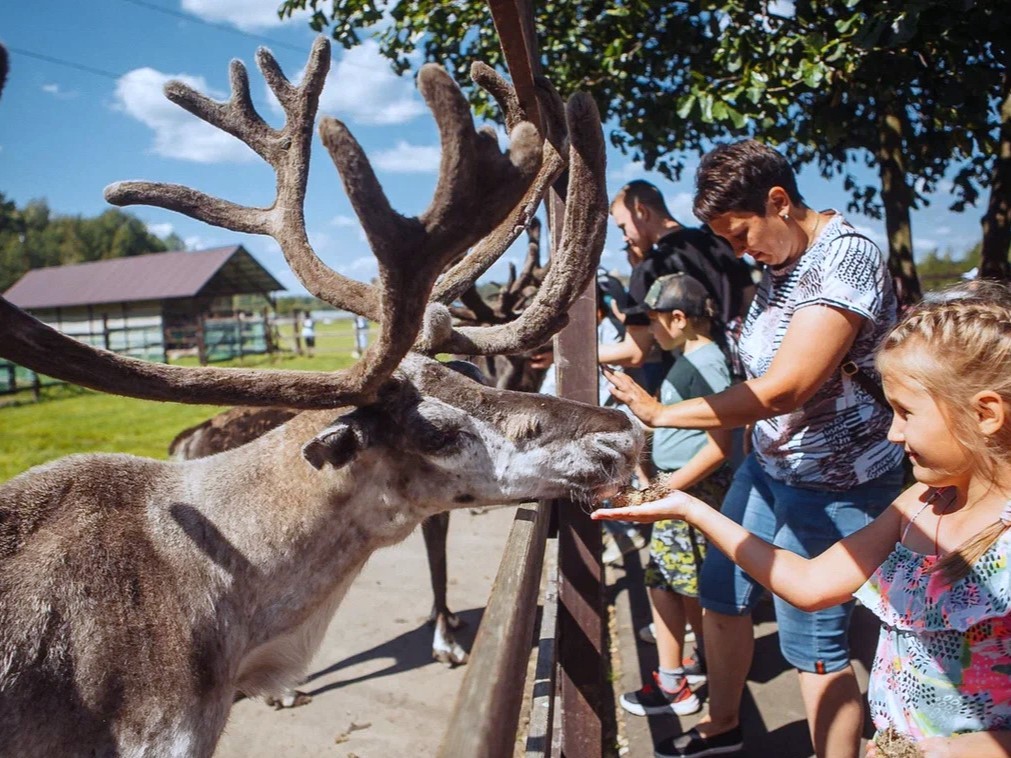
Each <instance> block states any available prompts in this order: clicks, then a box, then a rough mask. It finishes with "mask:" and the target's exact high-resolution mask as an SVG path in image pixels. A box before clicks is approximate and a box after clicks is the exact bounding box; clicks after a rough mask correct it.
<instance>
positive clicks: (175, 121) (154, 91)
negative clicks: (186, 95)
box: [116, 68, 256, 163]
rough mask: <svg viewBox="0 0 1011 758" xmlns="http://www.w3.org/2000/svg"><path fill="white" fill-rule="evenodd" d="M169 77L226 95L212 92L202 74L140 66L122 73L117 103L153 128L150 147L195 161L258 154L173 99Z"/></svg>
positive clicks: (232, 160) (231, 160) (241, 158)
mask: <svg viewBox="0 0 1011 758" xmlns="http://www.w3.org/2000/svg"><path fill="white" fill-rule="evenodd" d="M170 79H178V80H179V81H182V82H184V83H186V84H188V85H189V86H191V87H193V88H194V89H196V90H198V91H200V92H202V93H204V94H206V95H207V96H208V97H213V98H215V99H218V100H224V99H226V97H225V96H224V95H222V94H219V93H214V92H212V91H211V89H210V88H209V87H208V86H207V82H206V81H205V80H204V79H203V77H199V76H188V75H186V74H175V75H170V74H163V73H162V72H160V71H155V70H154V69H152V68H138V69H134V70H133V71H130V72H128V73H126V74H124V75H123V76H122V77H120V79H119V81H117V82H116V107H117V108H118V109H119V110H121V111H123V112H124V113H126V114H127V115H129V116H131V117H132V118H135V119H137V120H138V121H140V122H141V123H142V124H144V125H145V126H147V127H149V128H150V129H151V130H153V131H154V144H153V145H152V148H151V149H152V151H153V152H154V153H155V154H157V155H161V156H164V157H166V158H177V159H179V160H184V161H193V162H195V163H243V162H246V161H251V160H253V159H254V158H255V157H256V154H255V153H254V152H253V151H252V150H250V149H249V147H247V146H246V145H245V144H244V143H242V142H241V141H239V140H238V139H236V138H235V137H233V136H231V135H230V134H226V133H225V132H223V131H221V130H220V129H216V128H214V127H213V126H211V125H210V124H208V123H205V122H204V121H201V120H200V119H198V118H196V117H195V116H193V115H191V114H190V113H188V112H187V111H185V110H183V109H182V108H180V107H179V106H178V105H175V104H174V103H172V102H170V101H169V100H168V98H166V97H165V94H164V92H163V89H164V86H165V83H166V82H167V81H169V80H170Z"/></svg>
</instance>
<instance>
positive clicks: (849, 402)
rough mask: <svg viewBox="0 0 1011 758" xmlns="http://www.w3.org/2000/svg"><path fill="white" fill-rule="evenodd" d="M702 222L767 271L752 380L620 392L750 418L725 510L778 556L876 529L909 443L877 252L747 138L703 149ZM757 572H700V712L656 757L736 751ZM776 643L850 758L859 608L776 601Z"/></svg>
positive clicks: (750, 343) (708, 421)
mask: <svg viewBox="0 0 1011 758" xmlns="http://www.w3.org/2000/svg"><path fill="white" fill-rule="evenodd" d="M695 215H696V216H698V217H699V218H701V219H703V220H705V221H706V222H708V223H709V225H710V226H711V227H712V229H713V231H715V232H716V233H717V234H719V235H720V236H722V237H724V238H725V239H726V240H727V241H728V242H729V243H730V245H731V247H732V248H733V250H734V253H735V254H736V255H739V256H741V255H744V254H745V253H750V255H751V256H752V257H753V258H754V259H755V260H756V261H758V262H759V263H760V264H762V265H763V266H764V272H763V274H762V279H761V281H760V283H759V285H758V290H757V292H756V294H755V300H754V302H753V303H752V305H751V308H750V310H749V311H748V316H747V319H746V321H745V324H744V328H743V331H742V333H741V338H740V341H739V344H738V346H739V348H740V355H741V359H742V362H743V366H744V369H745V371H746V375H747V379H746V380H745V381H743V382H740V383H737V384H734V385H733V386H731V387H730V388H729V389H727V390H724V391H723V392H720V393H717V394H715V395H710V396H707V397H702V398H695V399H692V400H686V401H684V402H681V403H676V404H674V405H661V404H659V403H658V402H657V401H656V400H655V399H654V398H652V397H651V396H649V395H648V394H646V393H644V392H642V391H641V390H639V389H638V388H637V387H633V386H630V384H629V382H628V381H627V379H625V377H622V376H621V375H620V374H616V375H614V376H613V377H611V379H612V381H613V382H614V385H615V386H614V389H613V390H612V392H614V394H615V396H616V397H617V398H618V399H619V400H621V401H623V402H625V403H627V404H628V405H629V407H630V408H632V410H633V411H634V412H635V415H636V416H638V417H639V418H641V419H643V420H644V421H645V422H646V423H647V424H649V425H650V426H654V427H657V426H663V427H674V428H680V429H705V430H710V429H720V428H734V427H741V426H746V425H750V428H751V435H750V436H751V448H752V450H751V452H750V454H749V455H748V456H747V457H746V458H745V460H744V462H743V463H742V464H741V465H740V466H739V467H738V468H737V471H736V472H735V474H734V480H733V483H732V484H731V487H730V490H729V491H728V493H727V496H726V498H725V499H724V501H723V506H722V512H723V513H724V514H725V515H726V516H727V517H728V518H730V519H731V520H732V521H734V522H736V523H738V524H741V525H743V527H744V528H745V529H746V530H747V531H749V532H751V533H752V534H754V535H756V536H757V537H759V538H761V539H763V540H766V541H767V542H770V543H772V544H774V545H776V546H777V547H780V548H785V549H787V550H793V551H795V552H797V553H799V554H800V555H803V556H804V557H814V556H816V555H818V554H819V553H821V552H822V551H824V550H826V549H827V548H828V547H830V546H831V545H833V544H835V543H836V542H838V541H839V539H841V538H843V537H846V536H848V535H850V534H852V533H853V532H855V531H857V530H859V529H861V528H862V527H864V526H866V525H867V524H868V523H870V522H871V521H872V520H873V519H874V517H875V516H877V515H878V514H879V513H880V512H881V510H883V508H884V507H885V506H886V505H887V504H888V503H890V502H891V501H892V500H893V499H894V497H895V496H896V495H897V494H898V492H899V490H900V488H901V485H902V480H903V472H902V465H901V460H902V449H901V447H899V446H898V445H896V444H894V443H892V442H889V441H888V439H887V433H888V426H889V424H890V423H891V409H890V408H888V407H887V405H886V404H883V403H882V402H879V400H878V399H877V398H876V397H875V395H874V393H873V389H869V388H875V387H876V388H877V389H878V390H879V391H880V385H879V382H878V375H877V372H876V371H875V369H874V348H875V346H876V345H877V344H878V343H879V342H880V341H881V340H882V339H883V338H884V336H885V335H886V334H887V333H888V332H889V330H890V329H891V327H892V326H893V325H894V324H895V313H896V299H895V293H894V291H893V289H892V285H891V279H890V276H889V273H888V266H887V264H886V261H885V258H884V256H883V255H882V253H881V251H880V250H879V249H878V248H877V246H876V245H875V244H874V243H873V242H871V241H870V240H869V239H867V238H866V237H864V236H863V235H861V234H859V233H858V232H857V231H856V230H855V229H854V228H853V227H852V226H850V225H849V224H848V223H846V221H845V219H844V218H843V217H842V215H841V214H839V213H837V212H835V211H822V212H818V211H815V210H813V209H811V208H809V207H808V206H807V205H805V203H804V201H803V198H802V196H801V195H800V192H799V191H798V189H797V183H796V178H795V176H794V173H793V170H792V168H791V167H790V164H789V163H788V162H787V160H786V158H784V157H783V156H782V155H780V154H779V153H778V152H776V151H775V150H773V149H771V148H769V147H767V146H765V145H762V144H761V143H759V142H756V141H754V140H746V141H743V142H737V143H733V144H729V145H721V146H719V147H717V148H715V149H714V150H713V151H711V152H709V153H708V154H706V155H705V156H704V157H703V159H702V161H701V163H700V166H699V170H698V173H697V175H696V193H695ZM761 595H762V588H761V585H760V584H759V583H758V582H757V581H756V580H755V579H754V577H752V576H750V575H749V574H747V573H746V572H745V571H743V570H741V569H739V568H738V567H737V566H735V565H734V563H733V562H732V561H731V560H730V557H728V556H727V555H724V554H723V553H722V552H721V551H720V550H710V551H709V554H708V555H707V556H706V560H705V563H704V564H703V567H702V575H701V582H700V599H701V602H702V607H703V609H704V614H703V632H704V634H703V636H704V639H705V653H706V655H705V657H706V663H707V667H708V671H707V675H708V684H709V713H708V714H707V716H705V717H704V718H703V719H702V720H701V721H700V722H699V723H698V724H697V725H696V726H695V727H694V728H693V729H691V730H689V731H688V732H687V733H686V734H684V735H682V736H680V737H677V738H675V739H673V740H670V741H664V742H662V743H660V744H659V745H657V753H656V754H657V755H658V756H682V757H683V756H706V755H718V754H730V753H732V752H735V751H736V750H738V749H740V748H741V746H742V744H743V735H742V732H741V728H740V705H741V696H742V694H743V692H744V684H745V681H746V679H747V674H748V669H749V668H750V666H751V659H752V655H753V652H754V633H753V629H752V621H751V610H752V609H753V608H754V606H755V605H756V604H757V602H758V601H759V599H760V598H761ZM774 603H775V607H776V619H777V623H778V631H779V641H780V650H781V651H782V653H783V656H784V657H785V658H786V660H787V661H789V662H790V663H791V664H792V665H794V666H795V667H796V668H797V670H798V675H799V680H800V689H801V695H802V697H803V699H804V706H805V710H806V712H807V719H808V727H809V730H810V733H811V742H812V744H813V745H814V748H815V752H816V753H817V754H818V755H819V756H820V757H821V758H855V756H856V755H857V753H858V751H859V745H860V733H861V726H862V722H863V707H862V704H861V695H860V688H859V686H858V684H857V679H856V674H855V672H854V670H853V667H852V666H851V664H850V655H849V648H848V638H847V631H848V627H849V618H850V614H851V611H852V607H853V603H852V602H846V603H841V604H837V605H832V606H830V607H825V608H820V609H819V610H816V611H813V612H808V611H801V610H799V609H797V608H795V607H794V606H792V605H790V604H789V603H788V602H787V601H785V600H782V599H779V598H775V599H774Z"/></svg>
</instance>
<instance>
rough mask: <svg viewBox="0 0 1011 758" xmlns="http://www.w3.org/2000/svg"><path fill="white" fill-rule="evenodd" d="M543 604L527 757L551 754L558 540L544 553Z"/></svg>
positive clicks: (536, 757)
mask: <svg viewBox="0 0 1011 758" xmlns="http://www.w3.org/2000/svg"><path fill="white" fill-rule="evenodd" d="M544 574H545V581H544V602H543V603H542V604H541V630H540V635H539V636H538V640H537V660H536V664H535V666H534V681H533V688H532V689H533V696H532V697H531V699H530V721H529V724H528V726H527V742H526V756H527V758H540V757H541V756H544V755H548V754H549V753H550V745H551V738H552V730H553V726H554V717H555V713H556V708H555V701H556V698H555V694H556V693H555V658H556V657H557V655H558V623H557V621H558V540H550V539H549V540H548V542H547V545H546V547H545V550H544Z"/></svg>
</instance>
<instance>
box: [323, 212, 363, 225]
mask: <svg viewBox="0 0 1011 758" xmlns="http://www.w3.org/2000/svg"><path fill="white" fill-rule="evenodd" d="M330 225H331V226H343V227H355V226H358V220H357V219H354V218H352V217H351V216H345V215H344V214H338V215H336V216H334V217H333V218H332V219H330Z"/></svg>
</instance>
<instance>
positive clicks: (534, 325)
mask: <svg viewBox="0 0 1011 758" xmlns="http://www.w3.org/2000/svg"><path fill="white" fill-rule="evenodd" d="M565 121H566V124H567V128H568V170H569V174H568V193H567V197H566V204H565V219H564V221H563V224H562V239H561V242H560V243H559V245H558V247H557V249H556V250H555V252H554V254H553V256H552V259H551V261H550V262H549V264H550V265H549V268H548V273H547V275H546V277H545V279H544V282H543V283H542V284H541V286H540V288H539V290H538V292H537V294H536V296H535V297H534V299H533V302H532V303H530V305H529V306H528V307H527V308H526V310H524V311H523V313H522V315H520V317H519V318H517V319H516V320H515V321H512V322H510V323H508V324H502V325H495V326H488V327H466V326H462V327H458V328H456V329H454V330H453V331H452V332H451V333H450V334H447V335H445V336H444V337H443V339H442V340H441V341H439V342H438V343H437V344H436V345H435V346H434V347H435V348H436V349H437V350H439V351H444V352H449V353H456V354H461V355H494V354H499V353H510V354H512V353H520V352H523V351H525V350H531V349H533V348H535V347H537V346H539V345H542V344H543V343H544V342H545V341H546V340H547V339H548V338H549V337H551V335H552V334H554V333H555V332H557V331H558V330H559V329H561V328H562V327H563V326H564V325H565V323H566V321H567V318H568V317H567V315H566V314H567V312H568V310H569V308H570V307H571V306H572V304H573V303H574V302H575V301H576V299H577V298H578V297H579V296H580V294H582V292H583V291H584V290H585V289H586V287H587V286H588V285H589V283H590V280H591V279H592V278H593V276H594V272H595V271H596V267H597V263H598V262H599V261H600V253H601V250H602V249H603V246H604V236H605V232H606V223H607V190H606V187H605V184H604V175H605V173H604V169H605V155H604V139H603V134H602V131H601V128H600V116H599V114H598V112H597V106H596V104H595V103H594V102H593V99H592V98H591V97H590V96H589V95H586V94H582V93H578V94H576V95H573V96H572V97H571V98H570V99H569V102H568V104H567V105H566V108H565ZM545 153H546V154H548V149H547V148H546V149H545ZM536 181H537V180H535V183H536ZM521 229H522V228H521ZM521 229H520V231H521ZM518 233H519V231H517V235H518ZM513 239H515V237H513ZM510 242H511V240H510ZM502 249H504V248H502ZM458 265H459V266H460V267H461V268H462V267H465V266H466V265H467V260H464V261H463V262H462V263H461V264H458Z"/></svg>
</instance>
